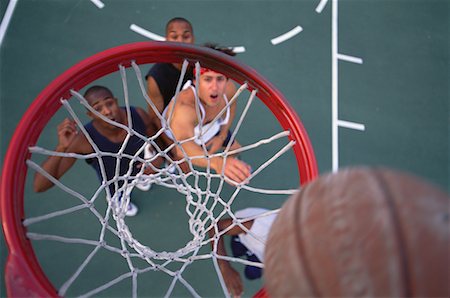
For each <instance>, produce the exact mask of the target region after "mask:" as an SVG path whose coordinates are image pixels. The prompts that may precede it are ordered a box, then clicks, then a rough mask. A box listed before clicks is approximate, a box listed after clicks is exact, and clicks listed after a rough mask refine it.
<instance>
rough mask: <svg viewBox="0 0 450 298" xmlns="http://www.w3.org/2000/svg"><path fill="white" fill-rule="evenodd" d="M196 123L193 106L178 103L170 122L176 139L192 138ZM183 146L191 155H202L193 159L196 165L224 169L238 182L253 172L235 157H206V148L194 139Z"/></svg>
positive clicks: (216, 169) (220, 171)
mask: <svg viewBox="0 0 450 298" xmlns="http://www.w3.org/2000/svg"><path fill="white" fill-rule="evenodd" d="M196 124H197V116H196V113H195V110H194V109H193V107H191V106H189V105H185V104H179V105H177V107H176V108H175V111H174V115H173V119H172V122H171V124H170V126H171V128H172V131H173V134H174V135H175V137H176V139H177V140H178V141H183V140H186V139H190V138H192V137H193V136H194V129H195V125H196ZM181 146H182V147H183V150H184V151H185V152H186V154H187V155H188V156H189V157H194V156H198V157H200V156H201V157H200V158H195V159H192V163H193V164H194V165H196V166H199V167H203V168H207V167H208V166H210V167H211V168H212V169H213V170H214V171H215V172H216V173H222V171H223V172H224V174H225V176H227V177H228V178H230V179H231V180H233V181H235V182H237V183H241V182H243V181H245V180H246V179H247V178H248V177H249V176H250V174H251V168H250V166H249V165H247V164H246V163H245V162H243V161H241V160H238V159H236V158H234V157H228V158H227V159H226V162H225V163H224V158H223V157H221V156H216V157H213V158H209V159H208V158H206V157H205V153H206V152H205V151H204V149H203V148H202V147H201V146H200V145H198V144H196V143H195V142H194V141H188V142H184V143H183V144H182V145H181ZM178 155H180V156H182V152H181V149H178ZM224 167H225V168H224Z"/></svg>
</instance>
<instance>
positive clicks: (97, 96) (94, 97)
mask: <svg viewBox="0 0 450 298" xmlns="http://www.w3.org/2000/svg"><path fill="white" fill-rule="evenodd" d="M86 100H87V101H88V103H89V104H90V105H91V107H93V108H94V110H96V111H97V112H98V113H100V114H101V115H103V116H105V117H106V118H108V119H110V120H113V121H117V122H121V119H119V118H120V107H119V105H118V104H117V99H116V98H114V97H113V96H112V95H111V94H110V93H108V92H102V91H100V92H95V93H94V94H91V95H90V96H88V97H86ZM88 115H89V116H90V117H91V118H93V119H100V117H98V116H97V115H96V114H94V113H92V112H90V111H89V112H88Z"/></svg>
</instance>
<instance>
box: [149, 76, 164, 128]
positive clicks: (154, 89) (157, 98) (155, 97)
mask: <svg viewBox="0 0 450 298" xmlns="http://www.w3.org/2000/svg"><path fill="white" fill-rule="evenodd" d="M147 94H148V96H149V97H150V99H151V101H152V102H153V104H154V105H155V106H156V109H157V110H158V112H159V113H160V114H161V113H162V112H163V109H164V98H163V96H162V94H161V90H160V89H159V86H158V84H157V83H156V81H155V79H154V78H153V77H152V76H148V77H147ZM148 114H149V116H150V120H151V121H152V122H153V123H154V125H155V127H156V129H157V130H159V129H160V128H161V121H160V120H159V118H158V116H157V114H156V112H155V111H154V110H153V109H152V107H151V106H150V105H148Z"/></svg>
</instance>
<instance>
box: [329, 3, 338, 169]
mask: <svg viewBox="0 0 450 298" xmlns="http://www.w3.org/2000/svg"><path fill="white" fill-rule="evenodd" d="M337 55H338V0H332V2H331V77H332V79H331V143H332V159H331V162H332V170H333V172H336V171H337V170H338V169H339V144H338V142H339V135H338V133H339V129H338V124H337V123H338V58H337Z"/></svg>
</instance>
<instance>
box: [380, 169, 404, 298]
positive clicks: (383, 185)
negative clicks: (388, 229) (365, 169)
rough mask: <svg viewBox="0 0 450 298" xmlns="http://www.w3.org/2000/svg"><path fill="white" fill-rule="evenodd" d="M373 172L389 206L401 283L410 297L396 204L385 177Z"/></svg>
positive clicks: (402, 237) (402, 236)
mask: <svg viewBox="0 0 450 298" xmlns="http://www.w3.org/2000/svg"><path fill="white" fill-rule="evenodd" d="M373 173H374V177H375V180H376V182H377V183H378V185H379V187H380V189H381V190H382V192H383V193H384V197H385V199H386V203H387V204H388V206H389V207H390V208H388V210H389V213H390V214H391V218H392V221H393V223H394V224H393V226H394V233H395V234H396V236H397V239H398V242H397V244H398V246H399V250H400V263H401V264H400V265H401V266H400V268H401V270H402V275H403V277H402V279H403V284H404V296H406V297H410V296H412V293H411V288H410V277H409V273H408V272H409V266H408V262H407V259H408V258H407V253H406V247H405V242H404V240H405V237H404V235H403V233H402V229H401V223H400V220H399V215H398V213H397V212H396V209H395V207H396V204H395V201H394V199H393V196H392V193H391V191H390V189H389V187H388V186H387V185H388V184H387V183H386V179H385V178H384V177H383V175H382V173H381V172H380V170H379V169H373Z"/></svg>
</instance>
